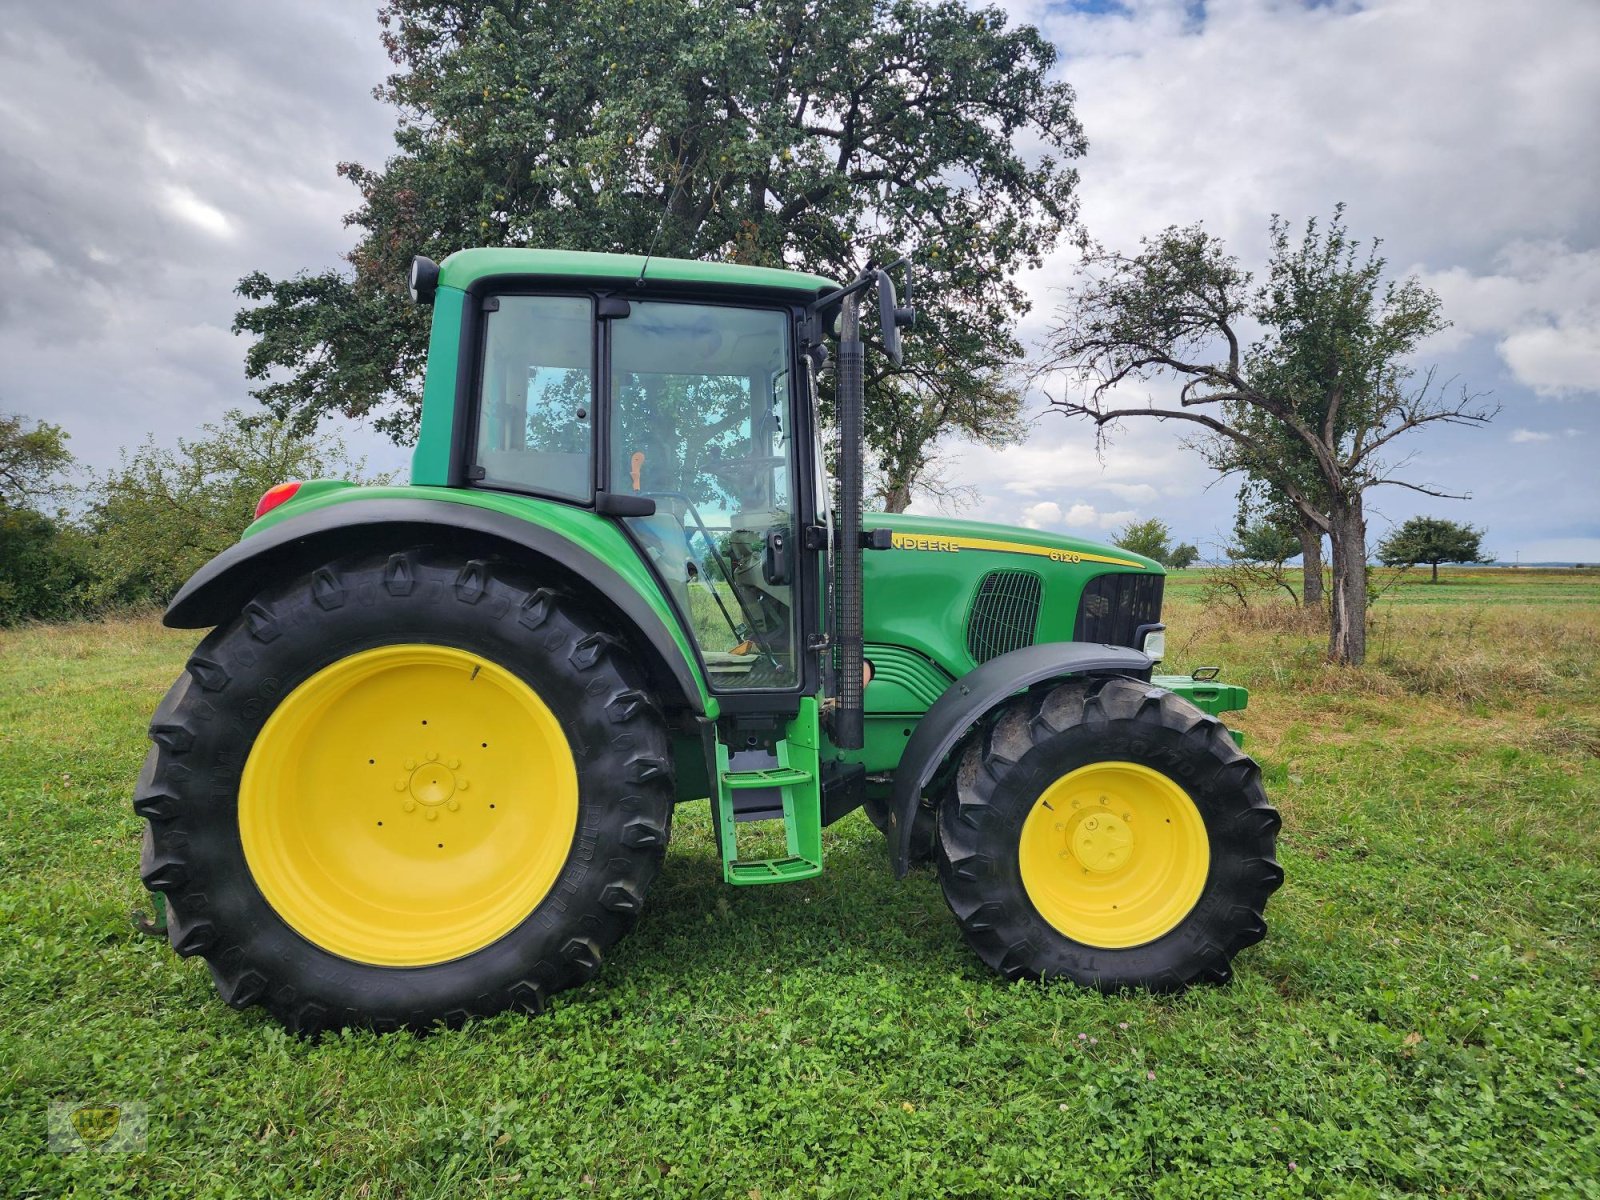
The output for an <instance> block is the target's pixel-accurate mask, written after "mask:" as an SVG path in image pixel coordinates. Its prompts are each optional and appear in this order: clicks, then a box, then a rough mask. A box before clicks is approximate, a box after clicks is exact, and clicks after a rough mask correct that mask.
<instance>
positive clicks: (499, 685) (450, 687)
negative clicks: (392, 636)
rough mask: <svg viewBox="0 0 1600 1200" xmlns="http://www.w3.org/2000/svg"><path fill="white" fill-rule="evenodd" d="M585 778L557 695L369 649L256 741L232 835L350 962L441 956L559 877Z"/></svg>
mask: <svg viewBox="0 0 1600 1200" xmlns="http://www.w3.org/2000/svg"><path fill="white" fill-rule="evenodd" d="M577 825H578V772H577V767H576V764H575V763H574V762H573V758H572V749H571V747H570V746H569V745H568V742H567V738H566V735H565V734H564V733H563V732H562V731H561V726H560V724H559V723H558V722H557V720H556V718H555V714H553V713H552V712H551V711H550V709H549V707H548V706H547V705H546V704H545V703H544V701H543V700H541V699H540V698H539V696H538V694H537V693H535V692H534V690H533V689H532V688H530V687H529V686H528V685H527V684H526V683H524V682H523V681H522V680H521V679H519V678H517V677H516V676H515V675H513V674H511V672H509V671H507V670H506V669H505V668H503V667H500V666H498V665H496V664H495V663H493V662H490V661H489V660H488V659H486V658H483V657H481V656H479V655H476V654H471V653H468V652H467V651H465V650H458V649H455V648H454V647H451V646H429V645H402V646H383V647H380V648H379V649H376V650H364V651H362V652H360V653H358V654H352V655H350V656H349V657H348V658H343V659H340V660H339V661H338V662H336V663H334V664H332V665H331V666H328V667H324V668H323V669H322V670H321V671H318V672H317V673H316V674H315V675H313V676H312V677H311V678H310V679H308V680H306V681H305V682H304V683H302V684H301V685H300V686H299V687H297V688H295V689H294V691H292V692H290V693H289V694H288V696H286V697H285V698H284V699H283V701H282V703H280V704H279V705H278V707H277V708H276V709H275V710H274V711H273V713H272V716H271V717H270V718H268V720H267V723H266V725H265V726H263V727H262V730H261V733H260V735H259V736H258V737H257V738H256V742H255V745H254V747H252V748H251V751H250V757H249V759H248V760H247V761H246V763H245V768H244V778H243V781H242V783H241V785H240V789H239V836H240V839H241V840H242V842H243V844H244V855H245V861H246V862H247V863H248V864H249V866H250V873H251V875H252V876H253V877H254V879H255V882H256V885H257V886H258V887H259V888H260V889H261V894H262V895H263V896H265V897H266V899H267V902H268V903H269V904H271V905H272V907H273V909H274V910H275V911H276V912H277V913H278V915H279V916H280V917H282V918H283V919H284V921H286V922H287V923H288V924H289V926H290V927H291V928H292V929H294V930H295V932H297V933H298V934H300V936H302V937H304V938H305V939H306V940H308V941H310V942H312V943H314V944H315V945H317V946H320V947H322V948H323V949H324V950H327V951H330V952H331V953H333V954H337V955H340V956H342V957H344V958H348V959H352V960H354V961H356V962H364V963H374V964H377V965H381V966H396V967H415V966H424V965H427V964H429V963H439V962H447V961H449V960H451V959H454V958H460V957H462V956H463V955H466V954H471V953H472V952H473V951H474V950H480V949H482V948H483V947H484V946H487V945H489V944H490V943H491V942H494V941H496V940H497V939H499V938H500V937H503V936H504V935H505V934H507V933H509V932H510V931H511V930H512V929H514V928H516V927H517V925H519V924H521V923H522V921H523V920H524V919H525V918H526V917H527V916H528V914H529V913H531V912H532V911H533V910H534V909H535V908H536V907H538V905H539V902H540V901H541V900H543V899H544V897H545V895H546V894H547V893H548V892H549V891H550V888H551V887H552V886H553V885H554V883H555V881H556V877H557V876H558V875H559V874H560V873H561V868H562V865H563V864H564V863H565V862H566V860H567V856H568V854H569V852H570V850H571V847H572V840H573V833H574V831H575V830H576V829H577Z"/></svg>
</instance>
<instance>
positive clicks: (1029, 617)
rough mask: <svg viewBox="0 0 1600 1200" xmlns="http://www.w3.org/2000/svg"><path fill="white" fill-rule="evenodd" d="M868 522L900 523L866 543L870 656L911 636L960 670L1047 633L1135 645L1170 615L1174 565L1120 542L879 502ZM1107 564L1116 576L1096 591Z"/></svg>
mask: <svg viewBox="0 0 1600 1200" xmlns="http://www.w3.org/2000/svg"><path fill="white" fill-rule="evenodd" d="M864 524H865V526H866V528H867V529H869V530H871V529H889V530H891V531H892V532H893V538H892V548H890V549H888V550H880V551H869V552H868V553H867V555H866V563H865V576H864V581H863V590H864V592H865V598H866V618H865V625H866V629H865V633H866V641H867V644H868V658H869V659H870V658H871V657H872V654H873V649H872V648H873V647H874V646H898V647H904V648H905V649H908V650H911V651H914V652H916V653H917V654H918V655H920V656H922V657H924V658H926V659H929V660H931V661H932V662H933V663H935V664H937V665H938V666H939V667H940V668H942V669H943V671H944V672H945V673H947V674H948V675H949V676H950V677H952V678H959V677H960V676H962V675H965V674H966V673H967V672H968V671H970V670H972V669H973V668H974V667H976V666H978V665H979V664H981V663H984V662H987V661H988V660H989V659H990V658H993V657H995V656H996V655H997V654H999V653H1004V652H1006V651H1007V650H1012V649H1018V648H1020V647H1021V646H1025V645H1032V644H1034V643H1036V642H1069V641H1077V640H1084V641H1096V642H1113V643H1116V644H1121V645H1129V646H1134V645H1136V643H1135V641H1134V633H1135V630H1136V629H1137V628H1139V627H1141V626H1143V625H1147V624H1153V623H1155V622H1157V621H1159V620H1160V615H1159V614H1160V608H1161V591H1162V584H1163V577H1164V576H1165V574H1166V572H1165V570H1164V569H1163V568H1162V566H1161V564H1160V563H1158V562H1155V561H1154V560H1152V559H1148V558H1145V557H1144V556H1143V555H1139V554H1134V553H1132V552H1130V551H1127V550H1123V549H1121V548H1120V547H1115V546H1102V545H1098V544H1096V543H1094V542H1089V541H1085V540H1083V539H1080V538H1073V537H1065V536H1062V535H1060V534H1054V533H1044V532H1041V531H1039V530H1035V529H1018V528H1016V527H1015V526H1010V525H991V524H987V523H985V522H982V521H959V520H952V519H949V518H946V517H914V516H908V515H906V514H901V513H896V514H887V513H869V514H867V516H866V519H865V521H864ZM1106 575H1112V576H1116V577H1117V578H1116V579H1114V580H1105V581H1102V582H1100V583H1095V584H1094V585H1093V586H1092V587H1091V588H1090V595H1089V597H1088V599H1087V600H1086V599H1085V588H1086V586H1089V585H1090V584H1091V581H1094V580H1097V579H1099V577H1101V576H1106ZM1110 584H1115V585H1116V586H1114V587H1112V586H1107V585H1110ZM1080 610H1081V611H1080ZM1122 617H1125V619H1119V618H1122ZM1124 625H1126V626H1127V628H1126V629H1123V628H1122V626H1124Z"/></svg>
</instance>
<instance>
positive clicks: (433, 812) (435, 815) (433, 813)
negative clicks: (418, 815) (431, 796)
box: [426, 808, 439, 821]
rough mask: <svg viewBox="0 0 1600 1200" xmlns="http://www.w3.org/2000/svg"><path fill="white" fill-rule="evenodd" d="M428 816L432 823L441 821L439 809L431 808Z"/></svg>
mask: <svg viewBox="0 0 1600 1200" xmlns="http://www.w3.org/2000/svg"><path fill="white" fill-rule="evenodd" d="M426 816H427V818H428V820H430V821H437V820H438V819H439V810H438V809H437V808H430V809H429V810H428V811H427V813H426Z"/></svg>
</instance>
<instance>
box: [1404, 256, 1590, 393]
mask: <svg viewBox="0 0 1600 1200" xmlns="http://www.w3.org/2000/svg"><path fill="white" fill-rule="evenodd" d="M1420 274H1421V278H1422V281H1423V282H1424V283H1426V284H1427V285H1428V286H1429V287H1431V288H1433V289H1434V290H1435V291H1436V292H1438V293H1439V296H1440V298H1441V299H1442V300H1443V302H1444V312H1445V314H1446V315H1447V316H1448V317H1449V318H1450V319H1451V320H1452V322H1453V325H1452V327H1451V329H1449V330H1447V331H1446V332H1445V333H1444V334H1442V335H1441V336H1440V337H1439V338H1438V339H1436V343H1435V344H1436V345H1437V346H1440V347H1451V346H1459V345H1461V344H1462V343H1463V342H1464V341H1465V340H1466V339H1468V338H1470V337H1472V336H1475V335H1476V336H1485V337H1490V338H1493V339H1494V341H1495V349H1496V351H1497V353H1498V354H1499V355H1500V358H1501V359H1502V360H1503V361H1504V362H1505V364H1506V366H1507V367H1508V368H1510V370H1511V373H1512V375H1513V376H1514V377H1515V378H1516V379H1517V381H1518V382H1520V383H1523V384H1525V385H1526V386H1528V387H1529V388H1531V389H1532V390H1533V391H1534V392H1535V393H1536V394H1538V395H1541V396H1554V397H1563V396H1572V395H1578V394H1582V393H1586V392H1587V393H1596V392H1600V249H1595V250H1588V251H1575V250H1573V249H1571V248H1570V247H1569V246H1568V244H1567V243H1566V242H1564V241H1561V240H1547V241H1539V242H1529V241H1515V242H1512V243H1510V244H1509V245H1507V246H1506V247H1504V248H1503V249H1502V250H1501V251H1500V252H1499V253H1498V254H1497V255H1495V258H1494V266H1493V269H1492V270H1491V271H1487V272H1483V273H1478V272H1473V271H1470V270H1468V269H1466V268H1464V267H1452V268H1450V269H1449V270H1445V271H1435V272H1428V271H1422V272H1421V273H1420Z"/></svg>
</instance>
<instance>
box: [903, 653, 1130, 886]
mask: <svg viewBox="0 0 1600 1200" xmlns="http://www.w3.org/2000/svg"><path fill="white" fill-rule="evenodd" d="M1088 675H1122V676H1133V677H1135V678H1138V679H1149V678H1150V659H1149V657H1148V656H1146V655H1145V654H1143V653H1141V652H1140V651H1138V650H1130V649H1129V648H1128V647H1126V646H1101V645H1096V644H1094V643H1091V642H1043V643H1040V644H1038V645H1034V646H1024V647H1023V648H1022V649H1021V650H1013V651H1011V652H1010V653H1009V654H1002V655H1000V656H999V657H998V658H991V659H990V660H989V661H988V662H986V663H984V664H983V665H982V666H981V667H978V668H977V669H976V670H974V671H970V672H968V673H967V674H966V675H963V676H962V677H961V678H960V679H958V680H956V681H955V682H954V683H953V684H951V685H950V687H949V688H948V689H947V690H946V691H945V693H944V695H942V696H940V697H939V698H938V699H937V700H935V701H934V703H933V706H932V707H931V708H929V709H928V711H927V713H926V714H925V715H924V716H923V718H922V720H921V721H919V722H918V723H917V727H916V730H915V731H914V732H913V733H912V735H911V740H910V741H908V742H907V743H906V749H905V753H904V754H903V755H902V756H901V758H900V764H899V766H897V767H896V768H895V773H894V791H893V792H892V793H891V794H890V797H889V828H888V831H887V833H888V838H889V855H890V861H891V862H892V863H893V864H894V873H895V878H897V879H902V878H904V877H905V874H906V872H907V871H908V870H910V867H911V858H912V853H913V850H924V849H927V847H913V846H912V836H913V829H914V827H915V825H916V815H917V806H918V805H919V804H921V803H922V791H923V789H924V788H925V787H927V786H928V781H929V780H930V779H932V778H933V777H934V775H935V774H936V773H937V772H938V770H939V767H940V766H941V765H942V764H943V763H944V762H945V760H946V759H947V758H948V757H949V755H950V752H951V751H952V750H954V749H955V747H956V745H957V744H958V743H959V742H960V741H961V740H962V739H963V738H964V737H965V736H966V734H967V731H968V730H969V729H971V728H972V727H973V725H975V724H977V722H978V721H980V720H981V719H982V718H983V717H984V715H985V714H986V713H988V712H989V711H990V710H991V709H993V708H994V707H995V705H997V704H999V703H1000V702H1001V701H1002V700H1005V699H1007V698H1009V697H1011V696H1013V695H1015V694H1016V693H1017V692H1020V691H1023V690H1024V689H1026V688H1030V687H1032V686H1033V685H1034V684H1037V683H1044V682H1046V681H1048V680H1056V679H1070V678H1073V677H1081V676H1088Z"/></svg>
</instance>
